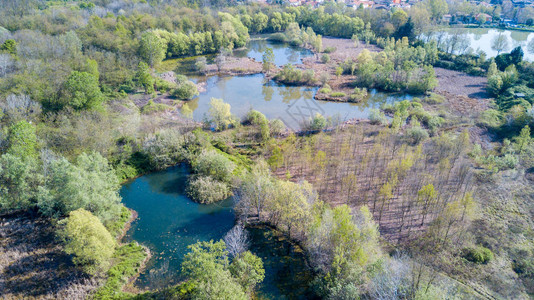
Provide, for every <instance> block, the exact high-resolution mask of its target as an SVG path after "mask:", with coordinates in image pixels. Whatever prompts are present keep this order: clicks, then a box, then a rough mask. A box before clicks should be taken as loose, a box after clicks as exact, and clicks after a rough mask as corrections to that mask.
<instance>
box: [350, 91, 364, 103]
mask: <svg viewBox="0 0 534 300" xmlns="http://www.w3.org/2000/svg"><path fill="white" fill-rule="evenodd" d="M365 97H367V89H366V88H361V89H360V88H354V91H353V92H352V94H351V95H350V101H351V102H359V101H362V100H363V99H364V98H365Z"/></svg>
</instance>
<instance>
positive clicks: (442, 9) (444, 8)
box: [427, 0, 449, 20]
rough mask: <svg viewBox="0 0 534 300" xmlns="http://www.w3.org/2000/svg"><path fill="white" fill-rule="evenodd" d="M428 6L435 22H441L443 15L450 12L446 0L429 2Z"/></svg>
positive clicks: (430, 0)
mask: <svg viewBox="0 0 534 300" xmlns="http://www.w3.org/2000/svg"><path fill="white" fill-rule="evenodd" d="M427 5H428V7H429V8H430V13H431V14H432V18H433V19H434V20H441V18H442V17H443V15H444V14H446V13H448V12H449V5H448V4H447V1H445V0H428V3H427Z"/></svg>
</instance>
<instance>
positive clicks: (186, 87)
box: [172, 81, 199, 100]
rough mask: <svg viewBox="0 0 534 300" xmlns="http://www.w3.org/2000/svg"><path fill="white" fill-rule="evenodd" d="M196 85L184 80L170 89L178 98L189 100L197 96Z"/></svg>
mask: <svg viewBox="0 0 534 300" xmlns="http://www.w3.org/2000/svg"><path fill="white" fill-rule="evenodd" d="M198 94H199V92H198V88H197V85H196V84H194V83H193V82H191V81H186V82H184V83H182V84H180V85H179V86H178V88H176V89H174V90H173V91H172V95H173V96H174V97H176V98H178V99H180V100H191V99H193V98H194V97H195V96H198Z"/></svg>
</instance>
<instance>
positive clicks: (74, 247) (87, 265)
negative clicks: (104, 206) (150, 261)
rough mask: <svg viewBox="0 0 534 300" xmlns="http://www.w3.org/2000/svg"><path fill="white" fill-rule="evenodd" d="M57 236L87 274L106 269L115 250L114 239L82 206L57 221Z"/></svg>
mask: <svg viewBox="0 0 534 300" xmlns="http://www.w3.org/2000/svg"><path fill="white" fill-rule="evenodd" d="M59 226H60V229H59V230H58V232H57V234H58V236H59V237H60V238H61V239H62V240H63V242H64V244H65V252H66V253H67V254H73V255H74V257H73V259H72V260H73V262H74V263H75V264H77V265H80V266H82V268H83V270H84V271H85V272H86V273H88V274H95V273H96V272H99V271H103V270H105V269H107V267H108V266H109V264H110V259H111V256H112V255H113V251H114V250H115V240H114V239H113V237H112V236H111V234H110V233H109V232H108V230H107V229H106V227H104V225H102V223H101V222H100V220H99V219H98V218H97V217H95V216H93V214H91V213H90V212H88V211H86V210H85V209H83V208H80V209H78V210H75V211H72V212H71V213H70V214H69V217H68V218H66V219H64V220H62V221H61V222H60V223H59Z"/></svg>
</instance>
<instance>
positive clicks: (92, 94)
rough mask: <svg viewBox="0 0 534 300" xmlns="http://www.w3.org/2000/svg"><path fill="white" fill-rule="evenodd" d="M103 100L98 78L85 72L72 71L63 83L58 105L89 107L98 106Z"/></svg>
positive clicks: (79, 107)
mask: <svg viewBox="0 0 534 300" xmlns="http://www.w3.org/2000/svg"><path fill="white" fill-rule="evenodd" d="M103 100H104V95H102V92H101V91H100V87H99V85H98V79H97V78H96V77H95V76H94V75H92V74H89V73H87V72H78V71H74V72H72V73H71V74H70V76H69V78H68V79H67V81H66V82H65V84H64V87H63V95H62V97H61V103H60V105H61V106H71V107H72V108H74V109H78V110H82V109H91V108H95V107H97V106H99V105H100V104H101V103H102V101H103ZM60 108H61V107H60Z"/></svg>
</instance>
